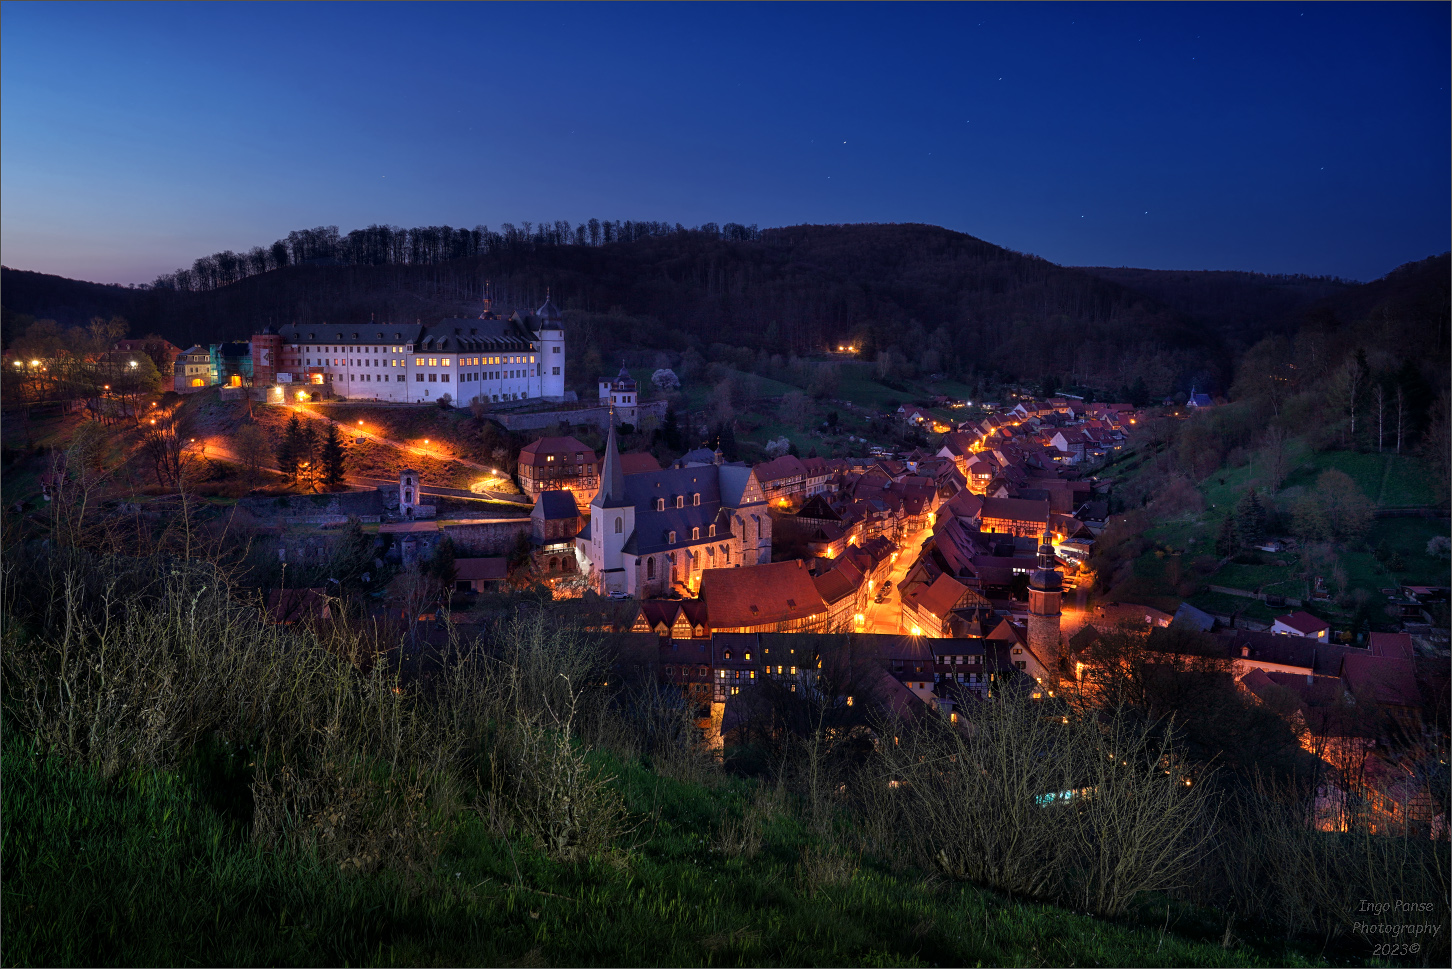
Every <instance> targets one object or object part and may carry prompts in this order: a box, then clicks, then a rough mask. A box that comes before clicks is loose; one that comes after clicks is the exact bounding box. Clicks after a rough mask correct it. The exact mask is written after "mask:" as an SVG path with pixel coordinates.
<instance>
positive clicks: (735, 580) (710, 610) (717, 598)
mask: <svg viewBox="0 0 1452 969" xmlns="http://www.w3.org/2000/svg"><path fill="white" fill-rule="evenodd" d="M701 599H702V601H704V602H705V603H706V609H707V614H708V615H709V616H710V617H711V625H712V626H714V627H718V628H730V627H736V626H763V625H767V624H770V623H779V622H786V621H789V620H792V619H803V618H806V617H807V616H813V615H816V614H817V613H820V612H823V611H825V610H826V604H825V603H824V602H823V601H822V596H821V594H820V593H819V592H818V591H817V586H816V583H815V582H813V581H812V575H811V573H810V572H808V571H807V568H806V566H805V565H804V564H802V563H801V562H800V561H792V562H773V563H771V564H770V565H753V566H750V567H748V568H740V569H706V570H705V571H704V572H702V573H701Z"/></svg>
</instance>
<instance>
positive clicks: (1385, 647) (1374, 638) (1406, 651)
mask: <svg viewBox="0 0 1452 969" xmlns="http://www.w3.org/2000/svg"><path fill="white" fill-rule="evenodd" d="M1370 638H1371V641H1370V643H1368V645H1369V646H1370V647H1371V654H1372V655H1373V656H1385V657H1387V658H1389V659H1405V660H1415V659H1416V655H1417V654H1416V650H1414V649H1413V648H1412V635H1411V633H1372V634H1371V637H1370Z"/></svg>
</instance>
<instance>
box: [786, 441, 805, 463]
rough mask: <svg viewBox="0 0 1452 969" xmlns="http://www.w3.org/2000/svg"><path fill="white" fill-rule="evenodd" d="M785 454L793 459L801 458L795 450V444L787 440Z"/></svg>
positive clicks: (800, 454) (800, 453) (799, 453)
mask: <svg viewBox="0 0 1452 969" xmlns="http://www.w3.org/2000/svg"><path fill="white" fill-rule="evenodd" d="M787 453H788V454H790V455H791V456H792V457H794V458H799V457H801V456H802V452H800V451H798V450H797V445H796V442H795V441H792V440H790V439H788V440H787Z"/></svg>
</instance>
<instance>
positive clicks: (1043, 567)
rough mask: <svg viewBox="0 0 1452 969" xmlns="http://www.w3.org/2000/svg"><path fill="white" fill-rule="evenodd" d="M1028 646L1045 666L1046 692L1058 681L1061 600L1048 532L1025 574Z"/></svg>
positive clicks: (1061, 582)
mask: <svg viewBox="0 0 1452 969" xmlns="http://www.w3.org/2000/svg"><path fill="white" fill-rule="evenodd" d="M1028 594H1029V616H1028V645H1029V649H1031V650H1033V654H1034V655H1035V656H1037V657H1038V658H1039V660H1040V661H1041V662H1042V663H1043V664H1044V665H1045V666H1046V667H1048V676H1047V680H1048V683H1047V684H1046V685H1047V686H1048V687H1049V688H1050V689H1052V688H1053V687H1054V686H1056V685H1057V683H1058V680H1059V620H1060V608H1059V607H1060V606H1061V605H1062V603H1063V599H1064V580H1063V576H1062V575H1061V574H1060V573H1059V563H1058V560H1057V559H1055V558H1054V546H1053V543H1052V542H1050V540H1049V533H1048V532H1044V534H1043V538H1042V539H1040V542H1039V561H1038V568H1036V569H1034V571H1033V572H1032V573H1031V574H1030V575H1029V590H1028Z"/></svg>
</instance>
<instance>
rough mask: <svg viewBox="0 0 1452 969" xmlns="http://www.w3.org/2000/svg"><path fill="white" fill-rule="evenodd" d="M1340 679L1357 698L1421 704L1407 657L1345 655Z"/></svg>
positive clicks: (1394, 704)
mask: <svg viewBox="0 0 1452 969" xmlns="http://www.w3.org/2000/svg"><path fill="white" fill-rule="evenodd" d="M1341 678H1342V680H1344V681H1345V682H1346V686H1347V688H1348V689H1349V690H1351V692H1352V694H1353V695H1354V696H1355V697H1356V698H1357V699H1358V700H1368V701H1371V702H1373V703H1386V704H1391V705H1393V706H1405V707H1420V706H1421V705H1422V698H1421V694H1420V693H1419V692H1418V690H1417V679H1416V675H1415V673H1414V672H1413V669H1412V664H1411V662H1410V661H1409V660H1404V659H1391V658H1388V657H1385V656H1347V657H1345V658H1344V659H1343V660H1342V661H1341Z"/></svg>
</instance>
